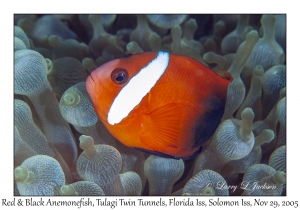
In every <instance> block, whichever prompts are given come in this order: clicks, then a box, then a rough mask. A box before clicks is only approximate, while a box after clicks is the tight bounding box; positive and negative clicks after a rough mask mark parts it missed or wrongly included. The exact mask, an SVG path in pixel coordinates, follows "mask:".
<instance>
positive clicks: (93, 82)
mask: <svg viewBox="0 0 300 210" xmlns="http://www.w3.org/2000/svg"><path fill="white" fill-rule="evenodd" d="M86 90H87V92H88V94H89V95H90V96H91V97H92V96H93V94H97V95H100V94H101V93H102V91H103V87H102V85H101V82H100V79H99V78H98V76H97V75H96V73H95V72H94V71H93V72H92V73H91V74H90V76H88V78H87V79H86Z"/></svg>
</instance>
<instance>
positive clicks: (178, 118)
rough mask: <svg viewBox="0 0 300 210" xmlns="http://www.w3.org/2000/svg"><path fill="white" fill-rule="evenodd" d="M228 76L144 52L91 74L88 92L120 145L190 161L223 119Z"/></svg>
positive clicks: (183, 59) (162, 54) (191, 61)
mask: <svg viewBox="0 0 300 210" xmlns="http://www.w3.org/2000/svg"><path fill="white" fill-rule="evenodd" d="M231 81H232V77H231V76H230V74H229V73H228V74H227V73H225V76H223V77H221V76H219V75H218V74H216V73H215V72H214V71H212V70H210V69H208V68H207V67H205V66H203V65H202V64H200V63H199V62H197V61H196V60H194V59H192V58H189V57H186V56H182V55H175V54H170V53H168V52H162V51H160V52H144V53H140V54H135V55H132V56H130V57H128V58H120V59H115V60H112V61H109V62H107V63H105V64H103V65H102V66H100V67H98V68H97V69H95V70H94V71H93V72H92V73H91V74H90V76H89V77H88V78H87V81H86V89H87V91H88V93H89V95H90V98H91V100H92V103H93V106H94V109H95V112H96V113H97V115H98V116H99V118H100V120H101V121H102V122H103V124H104V125H105V127H106V128H107V129H108V131H109V132H110V133H111V134H112V135H113V136H114V137H115V138H116V139H118V140H119V141H120V142H122V143H123V144H125V145H127V146H129V147H134V148H136V149H139V150H141V151H144V152H146V153H150V154H155V155H160V156H164V157H173V158H183V159H189V158H192V157H194V156H195V155H196V154H197V153H198V151H199V148H200V146H201V145H203V144H204V143H205V141H207V140H208V138H209V137H210V136H211V135H212V133H213V132H214V131H215V129H216V128H217V126H218V124H219V123H220V120H221V118H222V115H223V112H224V108H225V102H226V97H227V87H228V84H229V83H230V82H231Z"/></svg>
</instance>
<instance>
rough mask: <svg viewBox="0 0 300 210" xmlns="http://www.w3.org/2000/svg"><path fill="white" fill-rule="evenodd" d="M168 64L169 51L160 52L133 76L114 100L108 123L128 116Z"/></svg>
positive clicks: (115, 122) (116, 121) (113, 122)
mask: <svg viewBox="0 0 300 210" xmlns="http://www.w3.org/2000/svg"><path fill="white" fill-rule="evenodd" d="M168 64H169V53H167V52H159V53H158V56H157V57H156V58H155V59H154V60H152V61H151V62H150V63H149V64H148V65H147V66H145V67H144V68H142V69H141V70H140V72H139V73H137V74H136V75H135V76H133V77H132V78H131V80H130V81H129V82H128V83H127V84H126V85H125V86H124V87H123V88H122V89H121V91H120V92H119V94H118V95H117V96H116V98H115V100H114V101H113V103H112V105H111V107H110V110H109V112H108V117H107V121H108V123H109V124H111V125H113V124H117V123H119V122H120V121H121V120H122V119H123V118H124V117H126V116H127V115H128V114H129V112H130V111H131V110H132V109H133V108H134V107H135V106H136V105H138V104H139V103H140V102H141V100H142V99H143V97H144V96H145V95H146V94H147V93H149V91H150V90H151V88H152V87H153V86H154V85H155V84H156V82H157V81H158V80H159V78H160V77H161V76H162V75H163V73H164V72H165V70H166V69H167V67H168Z"/></svg>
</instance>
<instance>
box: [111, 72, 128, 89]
mask: <svg viewBox="0 0 300 210" xmlns="http://www.w3.org/2000/svg"><path fill="white" fill-rule="evenodd" d="M111 79H112V81H113V82H114V83H116V84H118V85H123V84H124V83H126V82H127V80H128V72H127V70H126V69H123V68H116V69H114V70H113V71H112V73H111Z"/></svg>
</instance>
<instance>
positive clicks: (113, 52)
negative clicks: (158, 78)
mask: <svg viewBox="0 0 300 210" xmlns="http://www.w3.org/2000/svg"><path fill="white" fill-rule="evenodd" d="M285 19H286V15H282V14H280V15H279V14H275V15H271V14H267V15H248V14H243V15H209V14H207V15H205V17H204V16H201V15H196V14H193V15H186V14H181V15H171V14H169V15H164V14H155V15H151V14H148V15H144V14H139V15H113V14H112V15H102V14H101V15H100V14H92V15H83V14H81V15H75V14H72V15H49V14H48V15H29V14H27V15H17V14H16V15H15V20H14V24H15V26H14V98H15V100H14V169H15V170H14V180H15V195H27V196H28V195H37V196H42V195H80V196H86V195H97V196H99V195H134V196H139V195H185V196H192V195H284V194H285V187H286V186H285V182H286V175H285V173H286V158H285V156H286V88H285V87H286V65H285V60H286V59H285V52H286V46H285V43H286V31H285V30H286V23H285ZM161 50H162V51H168V52H170V53H174V54H179V55H185V56H188V57H191V58H193V59H195V60H197V61H198V62H200V63H202V64H203V65H205V66H207V67H208V68H210V69H212V70H213V71H215V72H216V73H217V74H219V75H224V72H225V71H227V72H226V73H228V72H229V73H230V74H231V76H232V79H233V81H232V82H231V83H230V84H229V86H228V91H227V100H226V105H225V110H224V113H223V117H222V120H221V121H220V123H219V125H218V127H217V129H216V130H215V132H214V133H213V134H212V135H211V137H210V138H209V140H208V141H207V142H206V143H205V144H204V145H203V146H202V148H201V152H200V153H199V154H198V155H196V156H195V157H194V158H192V159H189V160H182V159H174V158H168V157H161V156H158V155H154V154H151V155H149V154H146V153H143V152H141V151H138V150H135V149H134V148H129V147H127V146H125V145H123V144H122V143H121V142H119V141H117V140H116V139H115V137H113V136H112V135H111V134H110V132H109V131H108V130H107V129H106V127H105V125H104V124H103V123H102V121H101V120H100V119H99V117H98V116H97V114H96V112H95V110H94V107H93V104H92V102H91V99H90V97H89V95H88V93H87V90H86V88H85V80H86V78H87V76H88V75H89V74H91V72H92V71H93V70H94V69H96V68H97V67H98V66H100V65H102V64H104V63H106V62H108V61H111V60H112V59H115V58H126V57H128V56H131V55H133V54H137V53H142V52H149V51H154V52H158V51H161ZM222 72H223V74H222ZM178 80H180V78H178ZM166 97H167V96H166ZM99 100H101V99H99ZM128 100H130V98H129V99H128ZM266 164H269V165H266ZM238 174H239V175H238ZM242 177H243V180H242V179H241V178H242ZM245 182H249V183H258V184H260V185H265V184H267V185H270V186H275V187H273V188H274V189H275V190H246V189H245V190H244V192H241V190H237V191H235V192H233V191H231V190H228V187H229V185H232V184H233V185H236V186H240V185H241V184H242V183H245ZM207 183H212V184H207ZM217 183H222V184H223V187H224V189H222V190H220V189H218V188H216V186H217ZM227 183H228V184H227ZM249 187H252V188H253V187H254V186H253V185H251V186H250V185H249Z"/></svg>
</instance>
